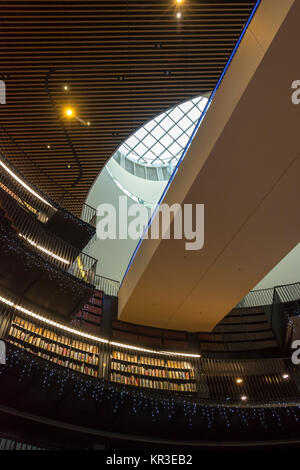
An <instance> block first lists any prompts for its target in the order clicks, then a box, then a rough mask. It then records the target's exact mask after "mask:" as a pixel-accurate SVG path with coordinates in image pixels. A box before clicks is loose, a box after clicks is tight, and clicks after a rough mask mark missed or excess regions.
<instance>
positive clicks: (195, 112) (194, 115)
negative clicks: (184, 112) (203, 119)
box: [188, 106, 201, 122]
mask: <svg viewBox="0 0 300 470" xmlns="http://www.w3.org/2000/svg"><path fill="white" fill-rule="evenodd" d="M200 115H201V111H200V110H199V109H198V108H197V106H194V107H193V108H192V109H191V110H190V111H189V112H188V117H189V119H191V121H193V122H195V121H198V119H199V117H200Z"/></svg>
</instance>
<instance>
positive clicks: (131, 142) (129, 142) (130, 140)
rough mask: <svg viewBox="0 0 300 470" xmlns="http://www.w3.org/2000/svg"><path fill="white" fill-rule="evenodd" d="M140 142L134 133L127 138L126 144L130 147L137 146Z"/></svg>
mask: <svg viewBox="0 0 300 470" xmlns="http://www.w3.org/2000/svg"><path fill="white" fill-rule="evenodd" d="M138 143H139V141H138V139H137V138H136V137H135V136H134V135H132V136H131V137H129V138H128V139H127V140H126V145H127V146H128V147H129V148H133V147H135V146H136V145H137V144H138Z"/></svg>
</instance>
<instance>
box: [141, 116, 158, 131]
mask: <svg viewBox="0 0 300 470" xmlns="http://www.w3.org/2000/svg"><path fill="white" fill-rule="evenodd" d="M155 126H156V122H155V120H154V119H152V121H149V122H147V124H145V125H144V128H145V129H146V131H148V132H150V131H152V129H153V127H155Z"/></svg>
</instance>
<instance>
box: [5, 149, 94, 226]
mask: <svg viewBox="0 0 300 470" xmlns="http://www.w3.org/2000/svg"><path fill="white" fill-rule="evenodd" d="M0 169H1V174H0V175H1V180H0V181H1V182H2V184H3V181H2V180H3V178H4V179H5V183H4V184H5V185H6V186H7V189H9V190H11V191H12V192H14V193H15V195H16V196H17V197H18V196H20V198H21V199H22V200H23V201H24V202H25V203H26V202H27V203H28V204H29V206H28V207H27V208H31V209H36V212H37V213H38V214H44V216H46V217H48V218H49V217H51V216H52V215H53V213H55V212H56V211H62V212H64V213H67V214H68V215H69V216H71V217H73V218H79V219H81V220H82V221H83V222H85V223H87V224H89V225H92V226H93V227H95V226H96V209H94V208H93V207H91V206H89V205H88V204H85V203H83V204H81V206H82V210H81V215H80V216H77V215H74V214H72V213H71V212H69V211H68V210H67V209H66V208H65V207H63V205H62V204H63V203H64V204H66V203H67V202H68V198H69V200H70V202H72V201H73V202H74V196H73V195H72V194H70V193H69V192H68V191H65V190H64V191H63V194H62V197H61V198H60V201H59V203H57V202H55V201H53V200H52V199H50V198H49V196H47V195H46V194H45V193H44V192H43V191H42V190H41V189H40V188H39V187H38V186H37V185H33V184H32V183H31V182H29V181H28V180H27V179H26V178H25V177H24V175H22V174H21V173H20V172H19V171H18V170H17V169H16V168H15V167H14V166H13V165H12V164H11V163H10V161H9V160H8V159H7V158H6V157H5V156H4V155H3V153H1V155H0ZM66 205H67V204H66Z"/></svg>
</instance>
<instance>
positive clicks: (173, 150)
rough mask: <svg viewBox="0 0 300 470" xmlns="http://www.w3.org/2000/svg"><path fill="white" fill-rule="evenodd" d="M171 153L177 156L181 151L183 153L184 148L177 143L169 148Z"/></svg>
mask: <svg viewBox="0 0 300 470" xmlns="http://www.w3.org/2000/svg"><path fill="white" fill-rule="evenodd" d="M169 151H170V152H171V153H172V154H173V155H177V154H178V153H179V152H180V151H181V152H182V151H183V148H182V147H181V146H180V145H179V144H178V143H177V142H174V143H173V144H172V145H171V147H169Z"/></svg>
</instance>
